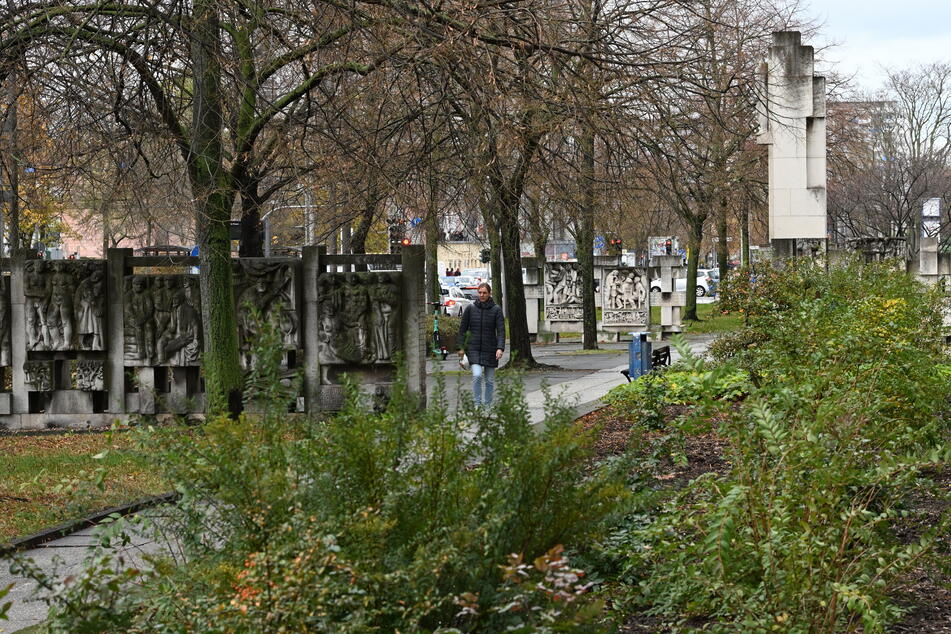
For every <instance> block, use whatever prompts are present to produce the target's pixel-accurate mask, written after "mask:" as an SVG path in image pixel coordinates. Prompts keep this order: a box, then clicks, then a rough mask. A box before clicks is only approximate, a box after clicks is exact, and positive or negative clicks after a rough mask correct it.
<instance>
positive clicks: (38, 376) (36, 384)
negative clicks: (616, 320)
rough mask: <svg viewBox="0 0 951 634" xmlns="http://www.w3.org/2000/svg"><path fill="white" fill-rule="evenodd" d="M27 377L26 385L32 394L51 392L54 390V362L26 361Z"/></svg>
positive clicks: (24, 368) (24, 366) (25, 370)
mask: <svg viewBox="0 0 951 634" xmlns="http://www.w3.org/2000/svg"><path fill="white" fill-rule="evenodd" d="M23 373H24V374H25V375H26V376H25V378H24V383H26V389H27V390H30V391H31V392H51V391H52V390H53V362H52V361H26V362H25V363H24V364H23Z"/></svg>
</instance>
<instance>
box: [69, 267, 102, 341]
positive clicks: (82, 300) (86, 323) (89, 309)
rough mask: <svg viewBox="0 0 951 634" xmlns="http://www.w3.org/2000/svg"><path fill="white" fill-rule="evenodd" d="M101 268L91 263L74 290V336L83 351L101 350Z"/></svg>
mask: <svg viewBox="0 0 951 634" xmlns="http://www.w3.org/2000/svg"><path fill="white" fill-rule="evenodd" d="M103 278H104V274H103V270H102V266H101V265H100V264H99V263H93V264H91V266H90V267H89V269H88V273H87V275H86V276H85V277H84V278H83V279H82V281H80V282H79V287H78V288H77V289H76V307H77V308H76V334H77V335H78V343H79V347H80V348H81V349H83V350H102V349H103V345H102V312H103V301H104V298H105V281H104V279H103Z"/></svg>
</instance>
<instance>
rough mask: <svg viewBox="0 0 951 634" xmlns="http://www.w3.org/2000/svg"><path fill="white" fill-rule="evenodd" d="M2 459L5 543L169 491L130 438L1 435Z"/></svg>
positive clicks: (0, 517)
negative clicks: (95, 512)
mask: <svg viewBox="0 0 951 634" xmlns="http://www.w3.org/2000/svg"><path fill="white" fill-rule="evenodd" d="M0 455H2V456H3V460H2V461H0V543H3V542H7V541H10V540H11V539H14V538H17V537H23V536H26V535H29V534H32V533H35V532H37V531H39V530H41V529H43V528H48V527H51V526H55V525H56V524H60V523H62V522H65V521H67V520H72V519H78V518H79V517H81V516H82V515H83V514H86V513H89V512H92V511H96V510H100V509H103V508H107V507H109V506H115V505H117V504H121V503H124V502H131V501H133V500H136V499H138V498H141V497H144V496H147V495H152V494H158V493H165V492H166V491H167V490H168V489H167V486H168V485H167V484H166V483H165V482H164V481H163V480H162V478H160V477H158V476H157V475H156V474H155V473H153V472H152V471H151V470H150V468H149V466H148V464H147V462H146V460H145V458H144V456H142V455H141V454H139V453H137V452H136V451H135V449H134V447H133V440H132V436H131V435H130V434H128V433H112V434H108V433H106V434H65V435H49V436H15V435H14V436H0ZM96 456H99V457H98V458H97V457H96ZM98 478H101V486H98V485H97V483H96V480H97V479H98Z"/></svg>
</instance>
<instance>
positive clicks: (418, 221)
mask: <svg viewBox="0 0 951 634" xmlns="http://www.w3.org/2000/svg"><path fill="white" fill-rule="evenodd" d="M422 222H423V219H422V218H420V217H419V216H416V217H415V218H413V219H412V220H410V221H409V223H410V224H411V225H413V226H414V227H416V226H418V225H420V224H422Z"/></svg>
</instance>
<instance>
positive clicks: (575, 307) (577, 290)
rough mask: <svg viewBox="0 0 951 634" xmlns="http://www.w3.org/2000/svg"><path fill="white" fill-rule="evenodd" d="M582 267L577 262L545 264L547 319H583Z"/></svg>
mask: <svg viewBox="0 0 951 634" xmlns="http://www.w3.org/2000/svg"><path fill="white" fill-rule="evenodd" d="M581 304H582V298H581V269H580V268H579V267H578V263H577V262H548V263H546V264H545V320H546V321H581V319H582V308H581Z"/></svg>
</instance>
